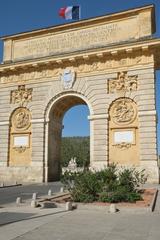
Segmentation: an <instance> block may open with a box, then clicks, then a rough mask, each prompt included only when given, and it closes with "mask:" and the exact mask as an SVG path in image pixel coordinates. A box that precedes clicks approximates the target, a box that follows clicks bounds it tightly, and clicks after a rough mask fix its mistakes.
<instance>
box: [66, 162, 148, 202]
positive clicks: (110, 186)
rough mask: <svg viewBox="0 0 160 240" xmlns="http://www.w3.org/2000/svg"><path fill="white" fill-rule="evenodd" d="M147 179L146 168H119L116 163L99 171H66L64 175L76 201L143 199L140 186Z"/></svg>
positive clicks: (130, 200) (131, 200)
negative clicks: (139, 169)
mask: <svg viewBox="0 0 160 240" xmlns="http://www.w3.org/2000/svg"><path fill="white" fill-rule="evenodd" d="M146 180H147V176H146V174H145V172H144V170H142V171H138V170H136V169H135V168H122V169H121V170H119V169H118V168H117V166H116V165H115V164H112V165H110V166H109V167H107V168H106V169H103V170H101V171H97V172H92V171H84V172H80V173H72V172H65V174H64V175H63V176H62V182H63V183H64V184H65V186H66V187H67V188H68V190H69V191H70V193H71V196H72V199H73V201H75V202H94V201H100V202H112V203H116V202H135V201H138V200H141V199H142V197H141V195H140V193H139V190H138V188H139V187H140V185H141V184H144V183H145V182H146Z"/></svg>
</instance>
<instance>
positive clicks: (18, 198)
mask: <svg viewBox="0 0 160 240" xmlns="http://www.w3.org/2000/svg"><path fill="white" fill-rule="evenodd" d="M20 203H22V199H21V197H17V199H16V204H17V205H19V204H20Z"/></svg>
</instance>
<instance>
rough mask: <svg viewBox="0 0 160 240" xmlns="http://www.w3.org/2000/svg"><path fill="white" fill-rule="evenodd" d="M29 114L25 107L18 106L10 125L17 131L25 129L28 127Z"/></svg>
mask: <svg viewBox="0 0 160 240" xmlns="http://www.w3.org/2000/svg"><path fill="white" fill-rule="evenodd" d="M30 120H31V115H30V111H29V110H28V109H26V108H18V109H17V110H16V111H15V112H14V114H13V116H12V126H13V127H14V129H15V130H17V131H22V130H26V129H28V128H29V127H30V124H31V122H30Z"/></svg>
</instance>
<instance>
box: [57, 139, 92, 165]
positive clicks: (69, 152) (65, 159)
mask: <svg viewBox="0 0 160 240" xmlns="http://www.w3.org/2000/svg"><path fill="white" fill-rule="evenodd" d="M73 157H76V162H77V166H78V167H83V166H87V165H88V164H89V159H90V149H89V137H63V138H62V144H61V166H62V167H67V166H68V163H69V161H70V160H71V158H73Z"/></svg>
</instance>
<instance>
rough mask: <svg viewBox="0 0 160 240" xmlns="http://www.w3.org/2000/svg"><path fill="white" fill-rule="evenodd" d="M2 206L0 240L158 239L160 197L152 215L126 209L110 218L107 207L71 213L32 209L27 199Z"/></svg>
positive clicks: (63, 209) (78, 210) (54, 209)
mask: <svg viewBox="0 0 160 240" xmlns="http://www.w3.org/2000/svg"><path fill="white" fill-rule="evenodd" d="M52 187H53V186H52ZM152 187H153V186H152ZM155 187H158V189H160V187H159V186H158V185H156V186H155ZM34 189H35V186H34ZM1 206H2V207H1V208H0V240H21V239H23V240H41V239H43V240H44V239H45V240H50V239H53V240H72V239H73V240H105V239H109V240H112V239H113V240H122V239H123V240H143V239H144V240H159V239H160V229H159V223H160V195H158V197H157V204H156V207H155V211H154V212H150V211H142V210H141V209H139V210H138V209H135V210H133V209H132V210H130V209H128V210H121V211H119V212H117V213H114V214H111V213H109V212H108V209H107V208H106V207H104V208H103V209H102V208H99V209H98V208H97V209H94V208H90V209H84V208H78V209H76V210H74V211H66V210H65V206H62V207H61V208H48V209H40V208H31V207H30V205H29V199H28V200H27V201H26V202H25V204H22V205H21V206H16V204H15V203H9V204H7V205H5V206H4V205H1Z"/></svg>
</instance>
